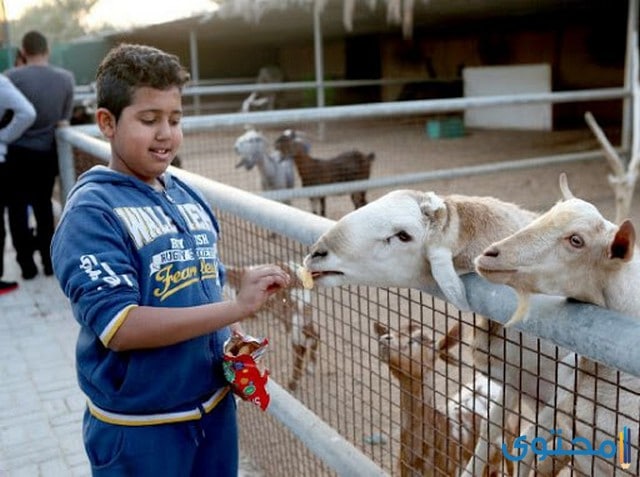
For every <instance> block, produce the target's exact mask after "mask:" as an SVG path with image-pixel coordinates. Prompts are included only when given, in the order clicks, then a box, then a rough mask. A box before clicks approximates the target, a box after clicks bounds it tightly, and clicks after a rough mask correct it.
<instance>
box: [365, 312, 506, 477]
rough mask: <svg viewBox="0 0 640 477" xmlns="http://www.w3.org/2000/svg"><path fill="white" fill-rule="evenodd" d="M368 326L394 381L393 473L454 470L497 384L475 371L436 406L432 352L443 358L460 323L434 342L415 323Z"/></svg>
mask: <svg viewBox="0 0 640 477" xmlns="http://www.w3.org/2000/svg"><path fill="white" fill-rule="evenodd" d="M374 331H375V332H376V334H377V335H378V350H379V356H380V359H381V360H382V361H383V362H385V363H387V365H388V366H389V371H390V373H391V374H392V375H393V376H395V377H396V378H397V379H398V382H399V385H400V426H401V429H400V458H399V459H398V470H399V475H400V476H402V477H408V476H423V477H424V476H430V475H448V476H452V477H453V476H457V475H458V473H459V472H460V470H461V469H462V468H464V465H465V464H466V462H467V460H468V459H469V457H470V456H471V454H472V453H473V450H474V448H475V445H476V440H477V438H478V436H479V433H480V429H481V426H482V422H483V421H486V419H487V418H488V415H489V407H490V406H491V405H492V404H491V402H492V401H495V400H496V399H498V398H499V395H500V391H501V387H500V385H499V384H498V383H494V382H490V381H489V379H487V377H486V376H483V375H482V374H480V373H476V375H475V376H474V378H473V379H472V381H471V382H469V383H468V384H466V385H464V386H462V387H461V390H460V392H458V393H456V394H455V395H454V396H452V397H447V406H446V409H445V410H441V409H440V408H438V407H437V406H436V404H435V398H434V396H435V394H436V392H435V389H436V385H435V375H436V370H435V368H436V364H437V360H438V358H440V359H443V360H444V361H448V359H449V358H448V355H447V351H448V349H449V348H450V347H452V346H455V345H456V344H457V343H458V342H459V339H460V325H459V324H456V325H454V326H453V327H451V329H450V330H449V331H448V332H447V334H446V335H445V336H444V337H442V338H440V339H439V340H438V341H437V342H435V343H434V341H433V340H432V339H431V336H430V333H425V331H424V330H423V329H422V327H421V326H420V325H417V324H415V323H406V324H404V325H403V326H401V327H400V328H399V329H398V330H391V329H389V327H387V326H386V325H385V324H383V323H380V322H375V323H374ZM489 475H493V474H492V473H491V472H489Z"/></svg>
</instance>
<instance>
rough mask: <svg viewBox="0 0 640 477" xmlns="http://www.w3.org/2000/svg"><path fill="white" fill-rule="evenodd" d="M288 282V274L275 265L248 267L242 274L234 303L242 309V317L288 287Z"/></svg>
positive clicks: (256, 309)
mask: <svg viewBox="0 0 640 477" xmlns="http://www.w3.org/2000/svg"><path fill="white" fill-rule="evenodd" d="M289 282H290V277H289V275H288V274H287V273H286V272H285V271H284V270H282V269H281V268H280V267H278V266H277V265H258V266H256V267H251V268H249V269H248V270H247V271H246V272H245V273H244V275H243V276H242V281H241V282H240V290H239V291H238V293H237V295H236V303H237V304H238V305H239V306H240V307H241V309H242V310H243V317H247V316H249V315H252V314H253V313H255V312H256V311H258V310H259V309H260V308H261V307H262V305H264V303H265V302H266V301H267V299H268V298H269V297H270V296H271V295H273V294H274V293H275V292H277V291H278V290H280V289H281V288H286V287H288V286H289Z"/></svg>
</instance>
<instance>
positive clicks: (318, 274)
mask: <svg viewBox="0 0 640 477" xmlns="http://www.w3.org/2000/svg"><path fill="white" fill-rule="evenodd" d="M339 275H344V273H342V272H339V271H337V270H320V271H312V272H311V277H312V278H313V279H314V280H319V279H322V278H324V277H330V276H339Z"/></svg>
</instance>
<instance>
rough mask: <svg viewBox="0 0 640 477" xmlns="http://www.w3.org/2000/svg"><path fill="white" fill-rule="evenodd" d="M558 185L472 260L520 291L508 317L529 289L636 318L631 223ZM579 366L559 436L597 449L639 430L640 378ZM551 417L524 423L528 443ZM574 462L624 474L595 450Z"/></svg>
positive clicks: (544, 431) (637, 259)
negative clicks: (541, 210) (532, 216)
mask: <svg viewBox="0 0 640 477" xmlns="http://www.w3.org/2000/svg"><path fill="white" fill-rule="evenodd" d="M560 189H561V191H562V195H563V200H562V201H561V202H559V203H557V204H556V205H555V206H554V207H552V208H551V209H550V210H549V211H548V212H546V213H545V214H542V215H541V216H540V217H539V218H538V219H536V220H535V221H534V222H532V223H531V224H529V225H528V226H526V227H524V228H523V229H522V230H520V231H519V232H517V233H515V234H513V235H511V236H509V237H506V238H504V239H503V240H501V241H498V242H497V243H495V244H493V245H492V246H490V247H489V248H487V250H485V252H484V253H483V254H482V255H481V256H479V257H478V258H477V259H476V267H477V270H478V273H480V274H481V275H482V276H484V277H485V278H487V279H488V280H490V281H493V282H496V283H503V284H507V285H509V286H511V287H513V288H515V289H516V290H517V291H518V296H519V300H520V302H521V303H520V305H519V306H518V311H517V313H516V314H514V317H513V318H512V320H511V322H517V321H519V320H521V319H524V318H526V313H527V310H528V308H529V306H528V300H529V295H530V294H532V293H543V294H549V295H561V296H566V297H569V298H574V299H576V300H580V301H583V302H588V303H593V304H595V305H599V306H602V307H605V308H609V309H612V310H615V311H618V312H621V313H624V314H626V315H629V316H632V317H636V318H638V320H639V323H640V294H639V293H638V292H637V285H638V283H640V256H639V252H640V250H639V249H638V247H636V245H635V231H634V227H633V225H632V224H631V222H630V221H629V220H625V221H623V222H622V224H621V225H619V226H618V225H616V224H614V223H612V222H610V221H608V220H606V219H605V218H604V217H603V216H602V215H601V214H600V212H599V211H598V209H597V208H596V207H595V206H594V205H593V204H591V203H589V202H586V201H584V200H581V199H578V198H575V197H574V196H573V194H572V193H571V191H570V190H569V187H568V185H567V179H566V176H565V175H564V174H562V175H561V176H560ZM578 368H579V369H578V380H577V383H576V384H575V392H571V390H569V391H568V392H564V393H563V394H564V396H561V397H559V405H558V408H559V414H560V416H559V417H558V418H557V419H558V423H559V425H560V429H561V431H562V435H563V436H564V438H565V439H568V440H572V437H573V438H574V440H575V438H576V437H578V438H583V439H586V440H587V442H590V443H591V445H592V446H593V448H594V449H600V446H601V444H602V442H603V441H604V440H605V439H606V440H609V439H613V440H614V441H615V438H616V435H617V431H619V430H620V429H622V427H623V426H627V427H629V429H630V432H631V436H635V437H637V436H638V421H639V420H640V378H637V377H635V376H630V375H627V374H624V373H620V372H618V371H616V370H615V369H613V368H610V367H607V366H604V365H602V364H596V363H595V362H593V361H591V360H589V359H587V358H584V357H581V358H580V361H579V364H578ZM616 410H620V411H621V412H620V413H617V412H616ZM554 422H555V421H554V412H553V409H550V408H546V409H545V410H544V411H543V412H542V413H541V415H539V417H538V419H537V424H538V427H537V428H536V427H535V426H532V427H531V428H530V429H529V430H528V432H527V437H526V442H531V440H532V439H533V438H534V437H536V434H535V433H536V432H537V437H538V438H542V439H544V440H545V441H546V440H551V438H552V436H551V434H550V432H549V430H550V429H552V428H553V426H554ZM592 436H594V437H592ZM614 455H615V449H614ZM637 455H638V453H637V447H635V446H634V447H633V448H632V451H631V467H630V469H628V472H629V474H630V475H638V470H640V469H638V462H637ZM534 458H535V457H534V453H533V452H531V453H529V454H528V455H527V456H525V459H524V460H523V461H522V464H523V465H521V467H520V468H521V472H520V475H522V476H524V475H528V473H529V470H530V468H531V466H532V464H533V460H534ZM573 465H574V468H575V469H577V470H579V471H581V472H583V473H584V474H586V475H613V473H614V471H616V472H620V473H622V472H621V469H619V468H616V465H615V459H614V461H611V459H610V460H609V461H607V460H604V459H596V458H594V456H593V453H591V454H589V453H586V454H582V455H580V454H579V453H578V455H576V456H575V457H574V463H573ZM616 475H617V474H616Z"/></svg>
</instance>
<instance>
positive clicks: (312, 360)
mask: <svg viewBox="0 0 640 477" xmlns="http://www.w3.org/2000/svg"><path fill="white" fill-rule="evenodd" d="M278 265H279V266H280V267H281V268H282V269H283V270H284V271H285V272H287V273H288V274H289V276H290V277H291V284H290V286H289V288H284V289H280V290H278V291H277V292H276V293H275V294H274V295H273V296H272V297H271V298H270V300H269V302H268V303H267V306H265V308H264V310H265V311H268V312H270V313H271V314H272V315H274V316H275V317H276V318H277V319H278V320H280V321H281V322H282V323H283V324H284V327H285V330H286V332H287V334H289V335H290V340H291V350H292V352H293V353H292V354H293V371H292V375H291V378H290V379H289V382H288V388H289V390H291V391H295V390H296V389H298V384H299V382H300V379H302V376H303V374H304V373H305V371H306V373H308V374H313V373H314V371H315V365H316V358H317V351H318V345H319V343H320V334H319V333H318V330H317V327H316V324H315V323H314V321H313V307H312V306H311V292H310V291H309V290H307V289H305V288H304V287H303V285H302V282H301V281H300V279H299V278H298V276H297V274H296V267H297V265H295V264H293V263H278ZM225 268H226V284H227V285H228V286H229V288H230V290H232V291H233V292H235V291H237V290H238V289H239V288H240V282H241V280H242V275H243V274H244V272H245V270H246V267H233V266H225ZM225 288H226V287H225Z"/></svg>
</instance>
